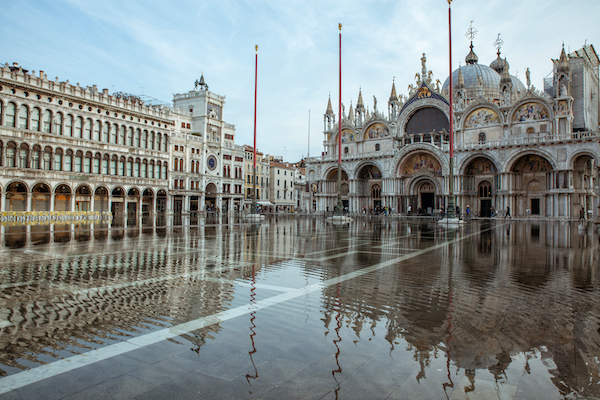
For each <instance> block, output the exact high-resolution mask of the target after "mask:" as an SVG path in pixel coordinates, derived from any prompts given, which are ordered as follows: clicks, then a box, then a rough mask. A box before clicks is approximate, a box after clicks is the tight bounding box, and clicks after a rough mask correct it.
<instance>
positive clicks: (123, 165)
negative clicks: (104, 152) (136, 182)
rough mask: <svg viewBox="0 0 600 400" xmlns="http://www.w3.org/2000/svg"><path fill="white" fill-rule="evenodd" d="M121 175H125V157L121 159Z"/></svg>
mask: <svg viewBox="0 0 600 400" xmlns="http://www.w3.org/2000/svg"><path fill="white" fill-rule="evenodd" d="M119 175H121V176H125V157H121V159H120V160H119Z"/></svg>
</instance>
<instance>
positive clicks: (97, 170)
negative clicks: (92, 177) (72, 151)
mask: <svg viewBox="0 0 600 400" xmlns="http://www.w3.org/2000/svg"><path fill="white" fill-rule="evenodd" d="M92 172H93V173H94V174H99V173H100V159H99V158H94V169H93V171H92Z"/></svg>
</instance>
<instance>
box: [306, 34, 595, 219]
mask: <svg viewBox="0 0 600 400" xmlns="http://www.w3.org/2000/svg"><path fill="white" fill-rule="evenodd" d="M559 54H560V56H559V58H558V59H556V60H554V61H553V74H552V77H551V78H550V79H548V80H547V84H546V85H545V88H544V91H539V90H537V89H535V88H534V87H533V86H531V83H530V82H529V72H528V73H527V74H526V75H527V85H526V86H525V85H524V84H523V83H522V82H521V81H520V80H519V79H518V78H517V77H515V76H512V75H510V73H509V64H508V62H507V61H506V59H503V58H501V57H500V48H498V58H497V59H496V60H494V61H493V62H492V63H491V64H490V65H489V66H487V65H485V64H479V62H478V57H477V55H476V54H475V52H474V50H473V44H472V43H471V49H470V52H469V53H468V55H467V56H466V58H465V65H464V66H461V67H459V68H458V69H456V70H455V71H454V72H453V88H452V90H453V99H454V104H453V107H454V117H455V118H454V133H455V134H454V138H455V147H454V148H455V157H454V182H453V183H454V185H453V186H454V194H455V195H456V196H457V205H458V206H459V207H460V208H461V209H462V210H465V209H466V208H467V207H469V208H470V210H471V211H472V212H474V213H475V214H476V215H480V216H490V215H492V214H494V215H497V213H498V212H500V213H503V212H506V210H508V209H509V208H510V210H511V214H512V215H513V216H514V215H517V216H526V215H534V216H535V215H538V216H547V217H556V218H576V217H579V215H580V213H581V212H582V210H583V213H584V215H585V216H586V217H588V218H594V219H597V218H598V211H599V210H598V206H599V205H598V195H599V192H600V191H599V187H598V166H599V160H600V144H599V139H600V135H599V134H598V117H599V106H598V92H599V90H598V89H599V84H598V64H599V61H598V56H597V54H596V52H595V50H594V48H593V46H586V47H585V48H583V49H581V50H579V51H576V52H574V53H571V54H570V55H568V56H567V54H566V53H565V51H564V48H563V49H562V52H560V53H559ZM421 67H422V68H421V72H420V73H418V74H417V77H416V82H415V84H411V85H410V86H409V93H408V95H407V96H403V95H400V96H398V95H397V93H396V88H395V83H392V90H391V95H390V98H389V100H388V107H387V108H388V109H387V115H385V113H384V112H383V111H382V110H380V109H378V107H377V99H376V98H374V99H373V101H374V104H373V109H372V111H371V112H369V110H368V109H366V108H365V105H364V102H363V98H362V93H361V92H359V95H358V101H357V103H356V107H355V108H354V109H353V108H352V105H351V106H350V108H349V110H348V112H347V113H346V112H345V111H344V112H343V115H342V120H341V121H337V122H336V116H335V114H334V113H333V109H332V107H331V99H330V100H329V103H328V106H327V111H326V113H325V115H324V150H325V151H324V155H323V156H321V157H312V158H310V159H308V160H307V167H306V175H307V181H308V185H309V188H310V190H311V198H312V209H313V210H316V211H327V210H329V211H332V210H333V209H334V207H335V205H336V203H337V193H338V188H337V185H338V183H337V168H338V162H337V158H338V155H337V143H338V130H339V125H338V124H340V123H341V142H342V185H341V195H342V200H343V203H344V207H348V208H349V210H350V211H354V212H361V211H363V210H373V209H376V208H377V207H378V206H381V207H384V206H387V207H388V208H389V209H391V210H392V212H393V211H396V212H406V211H407V210H408V208H409V207H411V209H412V210H413V212H420V213H421V214H433V213H435V212H436V211H437V210H440V209H441V207H442V206H445V204H446V199H447V197H448V195H449V176H450V168H449V149H450V144H449V139H450V138H449V107H450V105H449V90H450V88H449V86H450V85H449V79H447V80H446V83H444V85H443V86H441V85H440V83H441V82H440V81H434V79H433V73H432V72H431V71H429V70H428V69H427V66H426V56H425V54H423V57H422V59H421Z"/></svg>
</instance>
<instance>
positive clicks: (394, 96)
mask: <svg viewBox="0 0 600 400" xmlns="http://www.w3.org/2000/svg"><path fill="white" fill-rule="evenodd" d="M392 101H398V95H397V94H396V82H395V79H394V80H393V81H392V94H390V102H392Z"/></svg>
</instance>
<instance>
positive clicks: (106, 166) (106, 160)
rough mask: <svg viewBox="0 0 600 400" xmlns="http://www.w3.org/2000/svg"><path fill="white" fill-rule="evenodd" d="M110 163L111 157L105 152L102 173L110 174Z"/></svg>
mask: <svg viewBox="0 0 600 400" xmlns="http://www.w3.org/2000/svg"><path fill="white" fill-rule="evenodd" d="M109 164H110V159H109V157H108V154H105V155H104V157H103V158H102V173H103V174H104V175H108V174H109V173H110V170H109Z"/></svg>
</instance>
